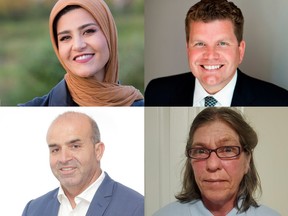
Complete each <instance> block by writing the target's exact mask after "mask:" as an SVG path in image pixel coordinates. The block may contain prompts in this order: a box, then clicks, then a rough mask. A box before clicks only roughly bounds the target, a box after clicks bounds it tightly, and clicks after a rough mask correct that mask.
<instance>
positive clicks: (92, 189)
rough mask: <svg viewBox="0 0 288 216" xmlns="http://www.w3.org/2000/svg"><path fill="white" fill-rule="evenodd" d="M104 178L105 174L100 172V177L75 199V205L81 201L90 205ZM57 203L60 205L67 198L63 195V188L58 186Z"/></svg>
mask: <svg viewBox="0 0 288 216" xmlns="http://www.w3.org/2000/svg"><path fill="white" fill-rule="evenodd" d="M104 178H105V172H103V171H102V173H101V175H100V176H99V177H98V179H97V180H96V181H95V182H93V183H92V184H91V185H90V186H89V187H88V188H86V189H85V190H84V191H83V192H82V193H81V194H79V195H78V196H76V197H75V203H76V205H78V204H79V203H80V202H81V200H85V201H86V202H89V203H91V202H92V199H93V197H94V195H95V193H96V192H97V190H98V188H99V187H100V185H101V183H102V182H103V180H104ZM57 198H58V201H59V202H60V203H61V204H62V202H63V200H64V199H65V200H67V201H68V198H67V196H66V195H65V193H64V191H63V188H62V187H61V186H60V187H59V191H58V195H57Z"/></svg>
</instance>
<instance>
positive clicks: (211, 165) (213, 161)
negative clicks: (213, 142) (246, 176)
mask: <svg viewBox="0 0 288 216" xmlns="http://www.w3.org/2000/svg"><path fill="white" fill-rule="evenodd" d="M206 167H207V170H209V171H212V172H213V171H216V170H219V169H221V168H222V163H221V159H220V158H219V157H218V156H217V154H216V152H211V154H210V157H209V158H207V159H206Z"/></svg>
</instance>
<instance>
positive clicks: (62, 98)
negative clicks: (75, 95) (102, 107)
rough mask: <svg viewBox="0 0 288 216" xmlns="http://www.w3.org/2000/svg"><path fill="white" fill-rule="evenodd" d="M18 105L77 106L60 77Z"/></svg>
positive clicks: (140, 103) (137, 102)
mask: <svg viewBox="0 0 288 216" xmlns="http://www.w3.org/2000/svg"><path fill="white" fill-rule="evenodd" d="M18 106H78V104H77V103H75V102H74V101H73V99H72V96H71V94H70V92H69V89H68V87H67V84H66V81H65V80H64V79H62V80H61V81H60V82H59V83H58V84H57V85H56V86H55V87H54V88H53V89H52V90H51V91H50V92H49V93H48V94H47V95H44V96H42V97H36V98H34V99H33V100H31V101H28V102H26V103H23V104H18ZM131 106H144V100H137V101H134V102H133V104H132V105H131Z"/></svg>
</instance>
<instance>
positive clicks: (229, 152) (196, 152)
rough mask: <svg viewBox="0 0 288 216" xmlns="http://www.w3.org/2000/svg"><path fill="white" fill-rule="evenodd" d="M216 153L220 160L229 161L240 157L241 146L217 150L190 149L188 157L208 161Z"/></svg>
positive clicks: (222, 147) (224, 147) (223, 147)
mask: <svg viewBox="0 0 288 216" xmlns="http://www.w3.org/2000/svg"><path fill="white" fill-rule="evenodd" d="M212 152H215V153H216V155H217V156H218V158H221V159H228V158H234V157H237V156H238V155H240V153H241V147H240V146H221V147H219V148H216V149H207V148H200V147H197V148H190V149H187V157H189V158H192V159H200V160H203V159H207V158H209V157H210V155H211V153H212Z"/></svg>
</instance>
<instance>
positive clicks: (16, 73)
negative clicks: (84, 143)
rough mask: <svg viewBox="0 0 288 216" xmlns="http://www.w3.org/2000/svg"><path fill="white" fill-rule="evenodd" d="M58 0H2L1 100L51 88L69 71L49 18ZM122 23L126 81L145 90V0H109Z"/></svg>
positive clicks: (122, 66) (118, 22)
mask: <svg viewBox="0 0 288 216" xmlns="http://www.w3.org/2000/svg"><path fill="white" fill-rule="evenodd" d="M55 2H56V0H21V1H19V0H0V105H1V106H15V105H17V104H19V103H24V102H27V101H29V100H31V99H33V98H34V97H36V96H43V95H44V94H47V93H48V92H49V91H50V90H51V88H53V87H54V86H55V85H56V84H57V83H58V82H59V81H60V80H61V79H62V78H63V76H64V74H65V71H64V70H63V69H62V67H61V65H60V63H59V62H58V59H57V57H56V55H55V53H54V51H53V48H52V45H51V42H50V38H49V27H48V20H49V14H50V11H51V9H52V7H53V5H54V4H55ZM106 3H107V4H108V5H109V7H110V9H111V11H112V14H113V16H114V18H115V22H116V25H117V29H118V48H119V50H118V54H119V64H120V65H119V75H120V82H121V84H123V85H133V86H134V87H136V88H138V89H139V90H140V91H141V92H142V93H143V91H144V0H106Z"/></svg>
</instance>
